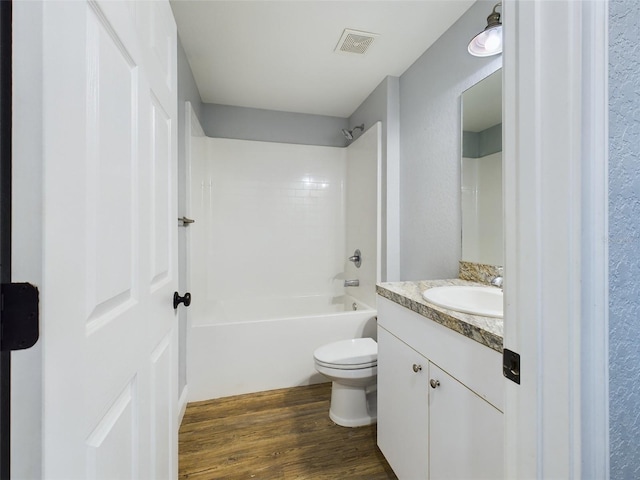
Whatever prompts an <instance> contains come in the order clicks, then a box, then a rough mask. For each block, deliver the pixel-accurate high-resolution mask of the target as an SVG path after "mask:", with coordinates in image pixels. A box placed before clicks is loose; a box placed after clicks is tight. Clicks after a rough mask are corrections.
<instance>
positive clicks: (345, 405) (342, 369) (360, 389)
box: [313, 338, 378, 427]
mask: <svg viewBox="0 0 640 480" xmlns="http://www.w3.org/2000/svg"><path fill="white" fill-rule="evenodd" d="M313 359H314V361H315V366H316V370H317V371H318V372H320V373H321V374H323V375H324V376H326V377H327V378H329V380H331V381H332V385H331V407H330V409H329V417H330V418H331V420H333V422H334V423H336V424H338V425H341V426H343V427H360V426H363V425H371V424H373V423H376V419H377V402H376V380H377V375H378V344H377V343H376V342H375V340H373V339H371V338H356V339H353V340H341V341H338V342H334V343H330V344H328V345H324V346H322V347H319V348H318V349H316V351H315V352H313Z"/></svg>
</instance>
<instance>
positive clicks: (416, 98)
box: [400, 0, 502, 280]
mask: <svg viewBox="0 0 640 480" xmlns="http://www.w3.org/2000/svg"><path fill="white" fill-rule="evenodd" d="M494 5H495V2H494V1H493V0H491V1H485V0H480V1H478V2H477V3H475V4H474V5H473V6H472V7H471V8H470V9H469V10H467V12H466V13H465V14H464V15H463V16H462V17H461V18H460V19H459V20H458V21H457V22H456V23H455V24H454V25H453V26H452V27H451V28H450V29H449V30H447V31H446V32H445V33H444V34H443V35H442V36H441V37H440V38H439V39H438V41H437V42H436V43H434V44H433V45H432V46H431V48H429V49H428V50H427V51H426V52H425V53H424V54H423V55H422V56H421V57H420V58H419V59H418V60H417V61H416V62H415V63H414V64H413V65H412V66H411V67H410V68H409V69H408V70H407V71H406V72H405V73H403V74H402V76H401V77H400V192H401V194H400V207H401V210H400V211H401V216H400V232H401V234H400V235H401V236H400V247H401V255H400V265H401V277H402V279H403V280H419V279H433V278H451V277H456V276H457V274H458V261H459V260H460V253H461V233H460V232H461V230H460V228H461V227H460V225H461V214H460V157H461V152H460V150H461V138H460V137H461V132H460V95H461V94H462V92H463V91H465V90H466V89H467V88H469V87H470V86H472V85H474V84H475V83H477V82H478V81H480V80H481V79H483V78H485V77H486V76H488V75H489V74H491V73H493V72H494V71H496V70H497V69H498V68H500V66H501V65H502V56H501V55H497V56H494V57H487V58H477V57H472V56H471V55H469V53H468V52H467V44H468V42H469V39H470V38H472V37H473V36H474V35H475V34H476V33H478V32H479V31H480V30H482V29H483V28H484V27H485V26H486V18H487V15H488V14H489V13H491V10H492V8H493V6H494Z"/></svg>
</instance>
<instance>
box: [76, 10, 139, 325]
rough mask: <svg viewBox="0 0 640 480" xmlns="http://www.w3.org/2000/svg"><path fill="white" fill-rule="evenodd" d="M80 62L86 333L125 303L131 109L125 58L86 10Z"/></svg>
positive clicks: (130, 231)
mask: <svg viewBox="0 0 640 480" xmlns="http://www.w3.org/2000/svg"><path fill="white" fill-rule="evenodd" d="M86 63H87V72H86V73H87V78H86V93H85V95H86V102H87V120H86V133H85V135H86V136H85V138H86V145H87V156H86V170H87V172H86V173H87V175H86V226H87V229H86V236H87V238H86V247H87V250H86V260H85V264H86V273H87V283H88V285H87V286H88V289H87V290H88V292H87V293H88V298H87V302H88V305H87V307H88V308H87V310H88V312H89V317H88V322H89V326H88V327H89V330H90V331H93V330H95V329H96V328H98V327H99V326H101V325H103V324H104V323H106V322H107V321H108V320H110V319H112V318H114V317H116V316H117V314H118V312H119V311H121V310H123V309H126V307H127V306H130V305H131V303H132V302H131V300H132V290H133V286H134V275H135V273H136V268H135V267H136V265H135V264H134V261H133V260H134V258H133V252H134V248H133V244H134V228H135V225H134V219H133V212H134V211H135V208H134V205H133V200H134V197H133V187H134V185H133V177H134V174H135V168H136V164H137V162H136V160H137V158H136V157H137V152H136V151H135V149H134V144H133V141H134V137H135V134H136V127H137V125H136V122H135V119H136V117H137V107H138V105H137V103H136V102H135V98H136V93H137V88H138V86H137V75H136V68H135V64H134V62H133V59H132V58H131V57H130V56H129V54H128V53H127V52H126V50H125V48H124V46H123V45H122V43H121V42H120V40H119V38H118V37H117V36H116V34H115V32H114V31H113V30H112V29H111V27H110V25H108V24H106V19H105V18H104V17H102V16H99V15H98V14H97V12H96V11H95V10H93V9H89V10H88V15H87V58H86ZM114 225H117V226H118V228H113V226H114ZM126 304H129V305H126Z"/></svg>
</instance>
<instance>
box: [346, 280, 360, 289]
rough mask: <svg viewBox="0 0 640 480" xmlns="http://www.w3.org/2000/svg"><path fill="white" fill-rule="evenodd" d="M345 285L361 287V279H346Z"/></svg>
mask: <svg viewBox="0 0 640 480" xmlns="http://www.w3.org/2000/svg"><path fill="white" fill-rule="evenodd" d="M344 286H345V287H359V286H360V280H357V279H356V280H345V281H344Z"/></svg>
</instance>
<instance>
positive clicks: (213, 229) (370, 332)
mask: <svg viewBox="0 0 640 480" xmlns="http://www.w3.org/2000/svg"><path fill="white" fill-rule="evenodd" d="M379 139H380V127H379V124H376V125H375V126H374V128H371V129H369V131H367V132H366V133H365V134H363V135H362V136H361V137H360V138H359V139H357V140H356V141H354V142H353V143H352V144H351V145H350V146H349V147H348V148H336V147H321V146H309V145H292V144H281V143H269V142H255V141H246V140H232V139H220V138H208V137H202V136H200V137H191V139H190V141H191V149H190V150H191V155H190V178H191V185H190V190H191V193H190V200H191V204H190V206H189V207H188V208H189V214H188V216H190V217H192V218H195V219H196V223H194V224H192V225H191V226H190V227H189V230H188V235H189V257H190V258H189V265H190V272H189V278H190V286H189V288H190V291H191V293H192V295H193V303H192V305H191V307H190V312H189V331H188V347H187V383H188V389H189V401H197V400H203V399H208V398H217V397H223V396H228V395H236V394H241V393H249V392H256V391H262V390H270V389H274V388H283V387H291V386H296V385H306V384H310V383H317V382H321V381H326V379H324V378H323V377H321V376H319V375H318V374H317V373H316V372H315V369H314V364H313V350H314V349H315V348H317V347H318V346H321V345H323V344H326V343H329V342H332V341H336V340H341V339H347V338H356V337H362V336H373V337H375V331H376V324H375V316H376V311H375V309H374V307H375V305H374V303H375V283H376V280H377V277H378V275H379V273H378V270H379V269H378V265H379V262H378V258H379V252H378V243H379V242H378V241H377V239H378V235H379V232H378V228H377V225H378V224H379V202H378V200H377V198H378V195H377V191H378V188H379V186H378V182H379V181H378V171H379V150H380V149H379V143H380V140H379ZM355 248H359V249H360V250H361V251H362V257H363V265H362V267H361V268H360V269H356V268H355V266H354V265H353V264H352V263H351V262H348V261H347V258H348V257H349V256H350V255H352V254H353V250H355ZM356 278H357V279H359V280H360V287H348V288H345V287H344V280H345V279H356ZM354 305H355V308H357V310H354Z"/></svg>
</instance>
